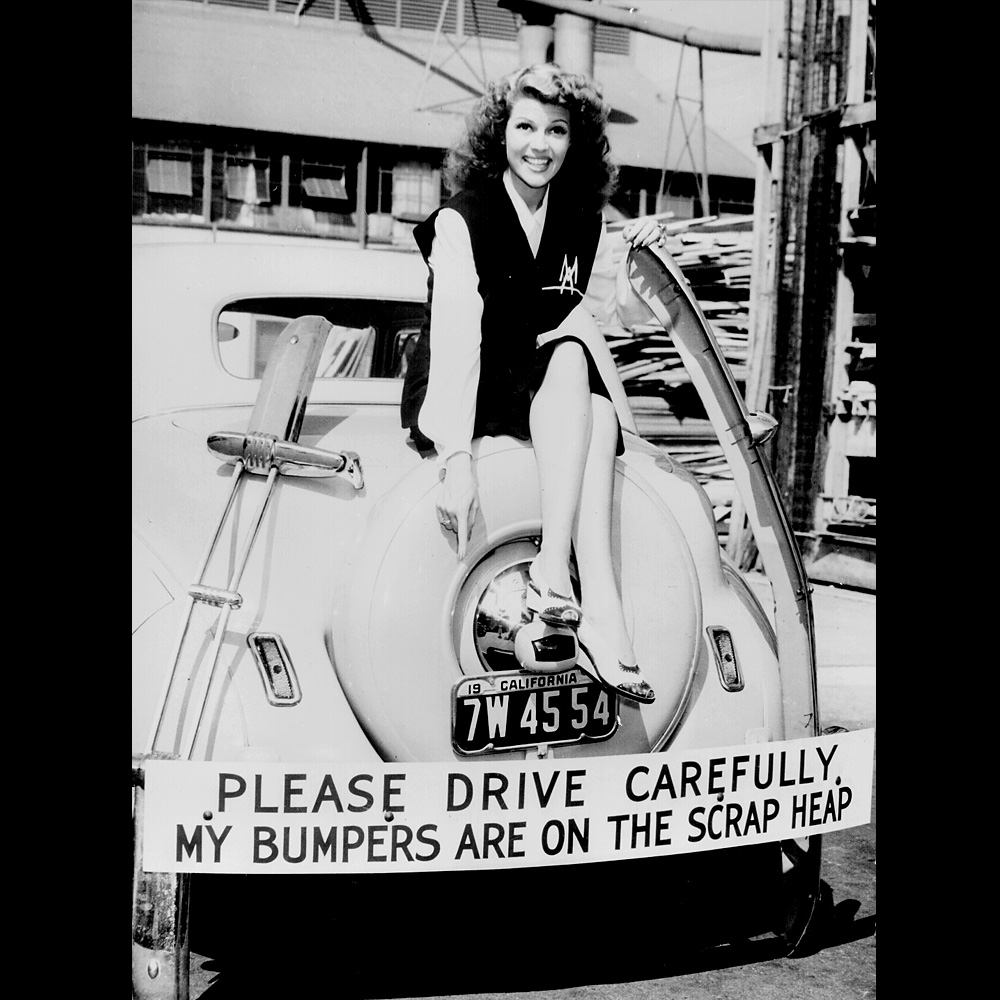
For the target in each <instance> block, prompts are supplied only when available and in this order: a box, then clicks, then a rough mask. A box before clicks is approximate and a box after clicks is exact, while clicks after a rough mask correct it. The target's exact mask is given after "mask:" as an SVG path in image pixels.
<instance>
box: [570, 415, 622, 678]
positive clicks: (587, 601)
mask: <svg viewBox="0 0 1000 1000" xmlns="http://www.w3.org/2000/svg"><path fill="white" fill-rule="evenodd" d="M592 410H593V415H594V416H593V422H592V430H591V435H590V449H589V451H588V454H587V461H586V463H585V468H584V476H583V483H582V489H581V492H580V503H579V508H578V514H577V524H576V531H575V545H576V562H577V568H578V569H579V571H580V588H581V596H582V605H583V613H584V616H585V617H586V619H587V620H588V621H590V622H591V624H592V625H593V626H594V627H595V628H596V629H597V631H598V632H600V633H601V635H602V636H603V637H604V639H605V641H606V642H607V643H608V644H610V645H611V647H612V648H613V650H614V651H615V653H616V655H617V656H618V658H619V660H621V662H622V663H625V664H632V663H635V653H634V651H633V649H632V642H631V640H630V638H629V634H628V629H627V627H626V623H625V614H624V611H623V609H622V601H621V596H620V594H619V591H618V583H617V580H616V578H615V568H614V560H613V558H612V552H611V512H612V505H613V500H614V477H615V451H616V449H617V446H618V417H617V416H616V414H615V408H614V406H613V404H612V403H611V400H609V399H605V398H604V397H603V396H594V397H593V401H592Z"/></svg>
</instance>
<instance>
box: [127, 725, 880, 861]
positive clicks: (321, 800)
mask: <svg viewBox="0 0 1000 1000" xmlns="http://www.w3.org/2000/svg"><path fill="white" fill-rule="evenodd" d="M874 751H875V732H874V730H871V729H868V730H861V731H858V732H853V733H839V734H835V735H830V736H820V737H816V738H814V739H802V740H789V741H786V742H781V743H760V744H752V745H747V746H740V747H728V748H725V749H719V750H692V751H686V752H673V751H668V752H666V753H660V754H634V755H629V756H622V757H588V758H557V759H549V760H534V761H530V762H529V761H520V760H519V761H515V762H510V763H507V762H503V763H498V762H496V761H495V760H494V761H480V760H468V761H466V760H462V761H456V762H454V763H429V764H398V765H396V764H378V765H376V766H371V765H364V766H358V767H354V766H351V765H345V764H338V765H334V766H323V765H317V764H308V765H303V766H301V767H297V766H294V765H289V764H227V763H214V762H177V761H164V760H150V761H147V762H146V764H145V826H144V838H145V844H144V848H145V850H144V866H145V869H146V870H147V871H162V872H220V873H221V872H229V873H265V872H283V873H288V872H301V873H308V874H317V873H338V872H344V873H352V874H359V873H374V872H401V871H456V870H460V869H483V868H505V867H518V868H520V867H529V866H539V865H565V864H582V863H585V862H591V861H612V860H615V859H624V858H638V857H651V856H654V855H668V854H688V853H692V852H695V851H708V850H713V849H715V848H720V847H734V846H737V845H740V844H759V843H763V842H766V841H776V840H787V839H790V838H795V837H804V836H807V835H810V834H819V833H830V832H832V831H834V830H843V829H846V828H847V827H852V826H862V825H864V824H865V823H868V822H870V820H871V800H872V773H873V766H874Z"/></svg>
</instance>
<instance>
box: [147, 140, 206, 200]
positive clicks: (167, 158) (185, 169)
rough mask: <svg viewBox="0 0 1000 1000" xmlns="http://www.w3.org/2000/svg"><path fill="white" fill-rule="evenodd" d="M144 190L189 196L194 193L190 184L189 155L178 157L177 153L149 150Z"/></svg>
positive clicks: (151, 192) (153, 192)
mask: <svg viewBox="0 0 1000 1000" xmlns="http://www.w3.org/2000/svg"><path fill="white" fill-rule="evenodd" d="M146 190H147V191H148V192H149V193H150V194H166V195H179V196H181V197H184V198H190V197H191V195H192V194H193V193H194V189H193V187H192V184H191V157H190V156H189V155H185V156H183V158H179V157H178V156H177V154H170V153H163V152H159V151H156V152H154V151H150V153H149V159H148V160H147V161H146Z"/></svg>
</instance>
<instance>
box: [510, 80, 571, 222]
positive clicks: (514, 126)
mask: <svg viewBox="0 0 1000 1000" xmlns="http://www.w3.org/2000/svg"><path fill="white" fill-rule="evenodd" d="M569 133H570V125H569V112H568V111H566V110H565V109H564V108H560V107H559V106H558V105H555V104H542V102H541V101H536V100H535V99H534V98H533V97H519V98H518V99H517V100H516V101H515V102H514V105H513V107H512V108H511V110H510V118H509V119H508V120H507V130H506V134H505V140H506V143H507V164H508V166H509V167H510V171H511V175H512V177H513V179H514V187H515V188H516V189H517V191H518V193H519V194H520V195H521V197H522V198H524V200H525V202H527V204H528V205H532V203H534V204H535V205H537V204H538V203H539V202H540V201H541V198H542V195H544V193H545V188H546V186H547V185H548V183H549V181H551V180H552V178H553V177H555V175H556V174H558V173H559V170H560V168H561V167H562V165H563V163H564V162H565V160H566V153H567V152H568V151H569V140H570V134H569Z"/></svg>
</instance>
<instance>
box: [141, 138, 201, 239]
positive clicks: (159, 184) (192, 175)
mask: <svg viewBox="0 0 1000 1000" xmlns="http://www.w3.org/2000/svg"><path fill="white" fill-rule="evenodd" d="M203 155H204V154H203V153H202V152H200V151H197V152H196V150H195V148H194V147H193V146H191V145H188V144H185V143H173V142H170V141H164V140H159V141H157V142H156V143H155V144H154V143H149V144H147V143H138V144H134V145H133V146H132V215H133V216H134V217H139V218H145V219H155V220H157V221H163V222H168V221H169V222H201V221H204V220H203V216H202V204H201V195H202V189H203V183H202V159H203Z"/></svg>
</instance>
